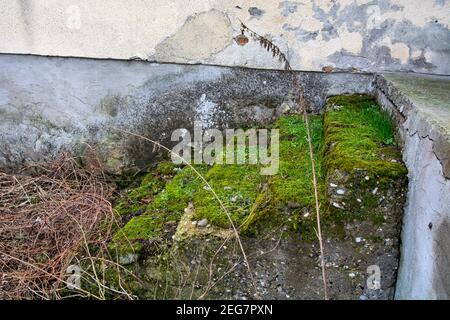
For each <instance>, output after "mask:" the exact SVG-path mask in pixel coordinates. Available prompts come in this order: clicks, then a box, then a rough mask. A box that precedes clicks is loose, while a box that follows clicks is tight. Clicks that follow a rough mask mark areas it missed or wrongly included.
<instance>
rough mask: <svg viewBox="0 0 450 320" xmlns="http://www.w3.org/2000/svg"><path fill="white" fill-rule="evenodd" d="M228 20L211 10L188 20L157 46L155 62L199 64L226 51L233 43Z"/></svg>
mask: <svg viewBox="0 0 450 320" xmlns="http://www.w3.org/2000/svg"><path fill="white" fill-rule="evenodd" d="M232 35H233V29H232V27H231V23H230V20H229V19H228V17H227V16H226V15H225V14H224V13H223V12H220V11H218V10H211V11H208V12H203V13H200V14H195V15H193V16H191V17H189V18H188V19H187V20H186V22H185V24H184V25H183V26H182V27H181V28H180V29H179V30H178V31H177V32H176V33H175V34H174V35H172V36H170V37H169V38H167V39H166V40H164V41H163V42H161V43H160V44H158V45H157V46H156V53H155V58H156V60H157V61H168V62H198V61H201V60H204V59H207V58H209V57H210V56H212V55H214V54H216V53H218V52H220V51H221V50H223V49H225V48H226V47H227V46H228V45H229V44H230V43H231V42H232Z"/></svg>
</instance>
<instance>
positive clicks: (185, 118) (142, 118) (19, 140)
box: [0, 55, 373, 172]
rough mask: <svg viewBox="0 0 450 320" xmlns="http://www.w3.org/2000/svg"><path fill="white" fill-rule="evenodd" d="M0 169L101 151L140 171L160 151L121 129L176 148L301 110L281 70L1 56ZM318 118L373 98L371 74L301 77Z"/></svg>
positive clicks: (113, 163)
mask: <svg viewBox="0 0 450 320" xmlns="http://www.w3.org/2000/svg"><path fill="white" fill-rule="evenodd" d="M0 66H1V70H2V72H1V73H0V84H1V85H0V102H1V105H0V114H1V115H2V118H3V121H2V122H1V123H0V165H2V166H20V165H23V164H24V163H26V162H28V161H36V160H40V159H47V158H48V157H51V156H53V155H55V154H56V153H57V152H59V151H61V150H64V149H67V150H71V151H75V152H77V153H83V150H85V149H86V148H87V146H88V145H98V147H99V150H100V151H101V153H102V155H103V157H104V159H105V161H106V162H107V163H108V165H109V167H110V169H111V170H112V171H113V172H120V171H122V170H124V169H126V168H132V167H141V166H143V165H144V164H145V163H148V162H149V158H150V157H152V156H153V155H152V152H150V151H149V150H152V149H153V146H151V145H150V144H149V143H145V142H143V140H142V139H140V138H135V137H132V136H130V135H129V134H125V133H123V132H121V131H118V130H117V129H126V130H128V131H132V132H134V133H138V134H141V135H144V136H146V137H148V138H151V139H153V140H156V141H159V142H161V143H164V144H167V145H170V144H171V141H170V136H171V133H172V132H173V130H175V129H178V128H187V129H190V128H192V126H193V123H194V121H201V122H202V124H203V126H204V127H216V128H224V127H227V128H235V127H240V126H245V125H248V124H254V123H260V124H262V123H264V121H269V120H271V119H272V118H273V117H274V116H275V115H276V111H277V108H280V107H282V106H283V108H286V107H288V108H296V103H295V99H296V97H297V96H298V94H297V92H295V89H294V90H293V88H292V87H293V86H292V84H293V75H292V74H287V73H285V72H283V71H268V70H253V69H243V68H226V67H213V66H194V65H174V64H172V65H170V64H152V63H148V62H138V61H117V60H116V61H112V60H90V59H75V58H45V57H34V56H16V55H0ZM295 76H296V77H298V79H299V83H300V84H301V85H303V86H304V88H305V91H306V98H307V100H308V101H309V105H310V108H311V110H312V111H316V112H318V111H320V110H321V107H322V106H323V104H324V102H325V99H326V97H327V96H330V95H335V94H341V93H346V92H359V93H369V92H371V90H372V87H371V83H372V79H373V77H372V76H371V75H364V74H345V73H336V74H323V73H308V72H300V73H296V74H295Z"/></svg>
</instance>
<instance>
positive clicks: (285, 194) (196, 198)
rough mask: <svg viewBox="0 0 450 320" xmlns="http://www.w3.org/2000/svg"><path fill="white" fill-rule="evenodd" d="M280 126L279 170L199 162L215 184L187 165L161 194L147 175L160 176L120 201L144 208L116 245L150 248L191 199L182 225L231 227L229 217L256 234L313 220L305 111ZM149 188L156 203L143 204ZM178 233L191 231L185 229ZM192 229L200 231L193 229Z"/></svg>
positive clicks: (315, 121)
mask: <svg viewBox="0 0 450 320" xmlns="http://www.w3.org/2000/svg"><path fill="white" fill-rule="evenodd" d="M310 121H311V131H312V137H313V144H314V147H315V149H316V150H317V151H318V152H316V154H315V162H316V167H317V170H318V172H317V173H318V178H319V181H320V182H319V188H320V190H323V189H324V180H323V178H324V172H323V168H322V157H323V154H322V152H321V150H322V141H323V135H322V134H323V133H322V120H321V118H320V117H319V116H312V117H311V119H310ZM274 127H275V128H276V129H279V130H280V161H279V172H278V174H276V175H274V176H264V175H261V174H260V166H259V165H249V164H246V165H226V164H224V165H222V164H216V165H214V166H212V167H211V168H209V167H207V166H199V167H196V168H197V170H198V171H199V173H200V174H202V175H203V176H204V178H205V179H206V180H207V181H208V183H209V186H206V185H205V184H204V183H203V181H202V180H201V179H200V177H198V175H197V174H196V173H195V172H194V171H193V170H192V169H191V168H189V167H185V168H183V169H182V171H181V172H180V173H178V174H177V175H176V176H175V177H174V179H173V180H172V181H170V182H169V183H167V185H166V186H165V188H164V189H163V190H162V191H161V192H160V193H159V194H157V195H156V196H155V195H154V191H155V190H157V189H156V188H155V189H153V188H149V182H148V181H147V180H150V181H152V183H153V181H154V179H153V178H152V179H144V182H143V185H141V187H139V188H137V189H135V190H133V191H131V192H130V193H129V195H128V197H127V200H126V201H125V202H124V201H121V202H119V205H118V206H117V207H118V210H119V211H120V212H124V211H125V212H126V211H127V210H128V211H130V210H131V211H132V212H135V211H136V210H140V212H139V214H137V215H136V216H134V217H133V218H132V219H131V220H130V221H129V222H128V223H127V224H126V225H125V226H124V227H123V228H122V229H121V230H119V231H118V232H117V234H116V235H115V237H114V239H113V241H112V243H111V245H110V247H111V249H113V250H119V252H130V249H131V251H133V252H134V251H136V252H139V251H142V250H144V249H145V247H146V245H145V244H146V243H148V242H149V241H153V240H154V239H161V238H163V237H164V234H165V233H167V232H169V233H170V230H169V231H168V230H167V229H168V228H167V225H168V224H170V226H171V228H172V229H173V227H174V226H177V224H178V222H179V221H180V219H181V216H182V215H183V214H187V212H185V209H186V208H188V206H189V204H191V208H192V210H191V211H189V219H190V220H189V222H188V221H187V220H186V219H184V220H183V225H181V226H178V228H184V229H186V226H189V227H190V228H189V229H190V230H191V231H192V227H191V226H192V225H195V226H196V228H197V229H198V230H199V234H205V232H202V231H204V229H205V228H207V229H209V230H210V231H211V232H210V233H214V232H213V231H217V230H218V228H225V229H227V228H229V227H230V219H229V218H231V220H232V221H233V224H234V225H235V227H236V228H238V229H239V231H240V232H241V233H249V234H254V235H256V234H258V233H260V232H261V231H262V230H266V229H268V228H269V229H272V228H279V227H289V228H290V229H296V228H298V226H299V224H301V221H300V220H305V219H306V220H310V219H311V217H310V216H309V212H310V211H311V208H312V205H313V203H314V197H313V187H312V178H311V177H312V174H311V164H310V158H309V153H308V144H307V141H306V131H305V126H304V122H303V119H302V117H301V116H299V115H289V116H283V117H281V118H280V119H279V120H278V121H277V122H276V123H275V125H274ZM153 176H154V175H152V176H151V177H153ZM157 185H158V186H160V184H157ZM151 186H153V184H151ZM212 191H214V193H213V192H212ZM146 192H147V193H150V197H151V203H149V204H147V205H145V206H144V207H142V199H147V197H148V195H147V194H146ZM216 196H217V197H218V199H219V200H220V202H219V201H218V199H217V198H216ZM130 199H131V201H130ZM222 206H223V207H225V210H226V212H225V210H224V209H223V207H222ZM227 213H228V214H229V216H230V217H228V215H227ZM299 217H300V218H299ZM169 229H170V228H169ZM219 233H220V231H219ZM178 234H186V232H184V231H183V230H181V231H180V232H178ZM190 235H194V234H193V233H192V232H190Z"/></svg>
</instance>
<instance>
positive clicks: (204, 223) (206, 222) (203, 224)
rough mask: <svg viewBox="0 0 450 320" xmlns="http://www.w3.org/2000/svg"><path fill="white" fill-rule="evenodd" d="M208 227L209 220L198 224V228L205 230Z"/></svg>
mask: <svg viewBox="0 0 450 320" xmlns="http://www.w3.org/2000/svg"><path fill="white" fill-rule="evenodd" d="M207 225H208V219H202V220H200V221H199V222H197V227H199V228H204V227H206V226H207Z"/></svg>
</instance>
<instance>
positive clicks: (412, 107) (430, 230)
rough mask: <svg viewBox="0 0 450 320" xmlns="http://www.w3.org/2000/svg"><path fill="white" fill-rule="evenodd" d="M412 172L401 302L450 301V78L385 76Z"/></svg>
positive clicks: (383, 88) (380, 84) (380, 89)
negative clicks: (404, 300)
mask: <svg viewBox="0 0 450 320" xmlns="http://www.w3.org/2000/svg"><path fill="white" fill-rule="evenodd" d="M375 82H376V88H377V93H376V94H377V97H378V100H379V102H380V103H381V104H382V105H383V106H384V107H385V108H386V109H387V110H388V111H390V112H391V113H392V114H393V116H394V119H396V121H397V124H398V130H399V136H400V137H401V141H402V144H403V159H404V161H405V163H406V166H407V168H408V178H409V185H408V197H407V204H406V206H405V215H404V219H403V228H402V247H401V261H400V269H399V274H398V279H397V290H396V298H397V299H449V298H450V180H449V178H450V77H442V76H425V75H414V74H383V75H378V76H377V77H376V80H375Z"/></svg>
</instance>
